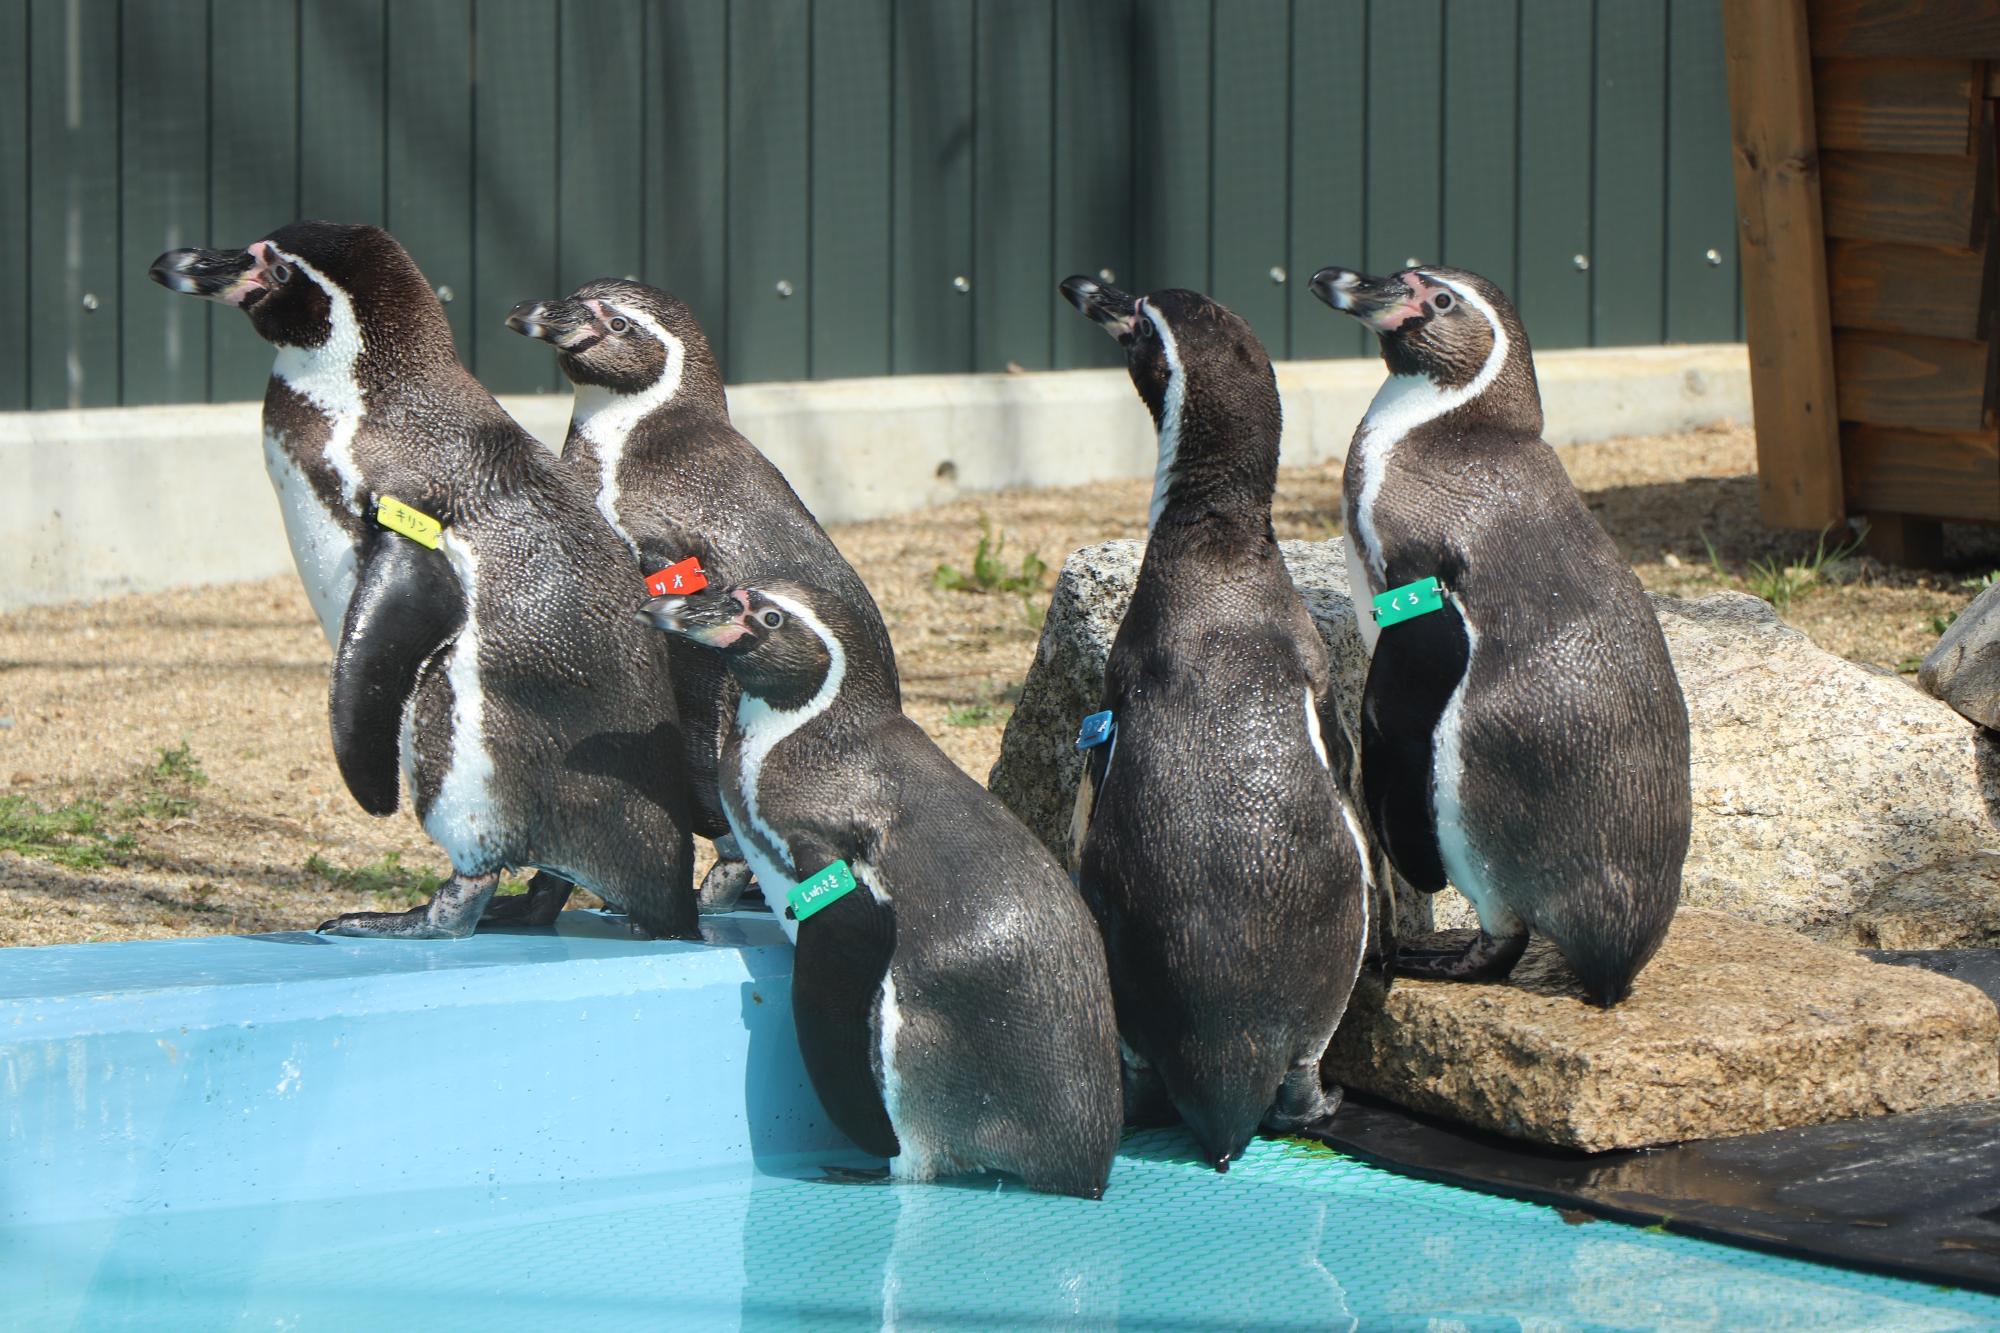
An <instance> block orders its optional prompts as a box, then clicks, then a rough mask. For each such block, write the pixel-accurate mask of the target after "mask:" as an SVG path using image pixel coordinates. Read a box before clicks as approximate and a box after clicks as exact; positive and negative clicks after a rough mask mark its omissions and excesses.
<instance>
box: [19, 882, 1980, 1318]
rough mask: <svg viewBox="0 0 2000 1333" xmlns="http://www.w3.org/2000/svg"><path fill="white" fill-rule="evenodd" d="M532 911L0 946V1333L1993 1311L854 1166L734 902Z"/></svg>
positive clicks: (1313, 1179) (1278, 1191)
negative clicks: (633, 935) (696, 913)
mask: <svg viewBox="0 0 2000 1333" xmlns="http://www.w3.org/2000/svg"><path fill="white" fill-rule="evenodd" d="M566 928H567V929H569V930H585V931H594V932H599V933H597V934H588V933H587V934H581V935H578V934H565V935H559V936H547V935H544V936H534V935H525V934H524V935H517V936H500V935H490V936H489V935H481V936H478V937H475V939H473V940H470V941H464V942H461V943H457V944H447V945H443V946H439V945H435V944H417V943H407V944H406V943H398V942H385V941H342V942H339V943H324V944H311V943H308V942H307V941H310V940H312V939H315V938H316V937H305V936H298V937H294V936H274V937H263V939H262V940H236V941H199V940H192V941H166V942H160V943H154V944H145V945H101V946H80V947H78V948H67V949H45V950H6V951H0V1026H4V1030H6V1031H7V1032H8V1033H9V1037H10V1041H9V1044H7V1045H6V1046H5V1047H0V1081H4V1086H5V1087H6V1090H7V1098H8V1106H7V1108H6V1110H5V1115H6V1116H7V1118H8V1122H9V1124H8V1129H9V1133H8V1144H9V1159H8V1161H7V1162H5V1163H4V1164H0V1218H4V1221H5V1226H4V1228H0V1306H4V1308H5V1309H6V1310H7V1312H8V1321H9V1323H10V1324H12V1325H13V1326H17V1327H31V1328H41V1327H86V1328H118V1327H137V1326H145V1327H147V1328H219V1327H279V1328H315V1327H322V1328H366V1327H384V1326H389V1325H396V1324H402V1325H408V1326H411V1327H417V1328H455V1327H475V1326H476V1327H481V1328H513V1327H537V1328H546V1327H551V1326H558V1325H559V1326H564V1327H577V1326H591V1327H626V1326H630V1327H648V1328H657V1327H661V1326H666V1325H678V1326H687V1327H699V1328H732V1327H743V1328H767V1327H798V1326H814V1327H818V1326H835V1327H837V1326H857V1327H858V1326H862V1325H867V1326H871V1327H881V1326H890V1327H926V1326H939V1325H947V1326H948V1325H958V1326H966V1327H1011V1326H1065V1325H1073V1326H1089V1327H1101V1326H1107V1325H1110V1324H1114V1323H1115V1324H1122V1325H1124V1326H1127V1327H1132V1328H1149V1329H1193V1328H1253V1327H1256V1328H1261V1327H1311V1328H1342V1327H1357V1328H1370V1329H1373V1328H1413V1329H1414V1328H1425V1329H1430V1328H1452V1329H1457V1328H1463V1329H1489V1328H1505V1329H1514V1328H1532V1329H1566V1328H1632V1327H1648V1328H1657V1327H1718V1326H1722V1327H1749V1326H1756V1327H1771V1328H1807V1327H1811V1328H1884V1327H1895V1328H1898V1329H1951V1328H1974V1327H1987V1326H2000V1299H1996V1298H1992V1297H1987V1296H1982V1295H1977V1294H1973V1293H1967V1292H1956V1291H1948V1290H1944V1289H1940V1288H1934V1287H1930V1286H1926V1285H1923V1284H1919V1283H1913V1282H1905V1281H1898V1280H1895V1279H1890V1278H1883V1277H1875V1276H1869V1275H1864V1274H1858V1273H1851V1272H1846V1271H1842V1270H1838V1269H1831V1268H1825V1267H1821V1266H1817V1265H1813V1264H1809V1263H1804V1262H1800V1261H1796V1260H1790V1259H1782V1258H1776V1257H1772V1256H1768V1255H1762V1254H1756V1253H1752V1252H1749V1251H1744V1250H1738V1249H1734V1248H1730V1247H1727V1246H1721V1245H1715V1244H1710V1243H1707V1242H1703V1241H1698V1240H1693V1239H1689V1238H1686V1237H1681V1236H1675V1235H1668V1234H1662V1233H1655V1232H1649V1231H1645V1230H1641V1229H1638V1228H1633V1227H1628V1226H1623V1225H1620V1224H1617V1223H1612V1222H1601V1221H1600V1222H1582V1223H1577V1222H1571V1221H1566V1220H1565V1219H1564V1216H1563V1215H1561V1214H1559V1213H1557V1212H1556V1211H1555V1210H1553V1209H1548V1208H1542V1207H1539V1206H1535V1205H1531V1204H1526V1203H1518V1202H1513V1201H1510V1200H1505V1199H1497V1198H1492V1197H1488V1196H1485V1195H1480V1194H1474V1193H1470V1192H1467V1191H1463V1190H1457V1189H1453V1188H1449V1187H1446V1186H1440V1185H1432V1184H1426V1183H1423V1182H1420V1181H1416V1180H1412V1179H1408V1178H1405V1177H1402V1176H1399V1175H1396V1174H1393V1173H1391V1172H1388V1171H1384V1170H1379V1169H1376V1168H1373V1167H1370V1166H1366V1165H1363V1164H1362V1163H1360V1162H1357V1161H1355V1160H1352V1159H1350V1158H1346V1157H1343V1156H1340V1155H1338V1154H1335V1153H1332V1152H1330V1151H1329V1150H1327V1149H1325V1148H1322V1147H1319V1146H1317V1145H1308V1144H1303V1143H1298V1142H1292V1141H1259V1142H1258V1143H1256V1144H1255V1145H1253V1148H1252V1150H1251V1151H1250V1153H1249V1154H1248V1156H1247V1157H1246V1158H1245V1159H1244V1160H1243V1161H1242V1162H1241V1163H1240V1164H1238V1165H1237V1166H1236V1167H1235V1168H1234V1169H1233V1170H1232V1171H1231V1172H1230V1173H1229V1174H1228V1175H1227V1176H1218V1175H1217V1174H1215V1173H1214V1172H1212V1171H1210V1170H1209V1169H1207V1168H1206V1167H1204V1166H1201V1165H1200V1164H1199V1163H1197V1162H1196V1161H1195V1160H1194V1156H1193V1151H1192V1145H1191V1142H1190V1141H1189V1140H1187V1139H1186V1138H1185V1137H1184V1136H1183V1135H1182V1134H1181V1133H1179V1132H1178V1131H1147V1132H1143V1133H1137V1134H1133V1135H1131V1136H1129V1137H1128V1138H1127V1140H1126V1142H1125V1145H1124V1148H1123V1151H1122V1152H1121V1154H1120V1157H1119V1161H1118V1164H1117V1166H1116V1168H1115V1170H1114V1172H1113V1175H1112V1184H1111V1189H1110V1192H1109V1194H1108V1196H1107V1197H1106V1199H1105V1200H1104V1201H1103V1202H1100V1203H1091V1202H1086V1201H1081V1200H1074V1199H1057V1198H1049V1197H1045V1196H1039V1195H1033V1194H1030V1193H1027V1192H1026V1191H1024V1190H1021V1189H1019V1188H1018V1187H1016V1186H1013V1185H1011V1184H1003V1183H1000V1182H997V1181H995V1180H993V1179H985V1180H975V1181H971V1182H966V1183H963V1184H955V1185H944V1186H929V1187H917V1188H910V1187H900V1186H891V1185H887V1184H881V1183H875V1182H874V1181H872V1180H870V1179H868V1178H867V1177H866V1176H865V1175H860V1176H858V1175H856V1174H854V1173H853V1172H852V1171H850V1170H844V1169H843V1168H847V1169H861V1170H865V1168H867V1167H868V1166H870V1165H871V1164H870V1163H868V1162H867V1161H866V1160H865V1159H862V1158H858V1157H856V1156H854V1155H853V1154H852V1152H851V1151H849V1150H845V1149H843V1148H842V1147H841V1146H840V1143H839V1140H838V1138H837V1136H834V1135H833V1134H832V1133H831V1131H830V1130H829V1129H828V1128H827V1127H826V1126H825V1124H824V1122H823V1120H822V1119H821V1117H820V1114H819V1111H818V1108H817V1106H816V1105H815V1104H813V1103H812V1101H811V1094H810V1091H809V1089H807V1088H805V1085H804V1082H803V1077H802V1071H801V1070H800V1069H799V1068H798V1067H797V1062H796V1055H795V1053H794V1052H788V1051H787V1050H786V1049H785V1046H784V1041H785V1038H786V1036H787V1035H788V1033H789V1027H790V1015H789V1008H790V1006H789V993H788V991H787V990H786V976H785V972H784V966H783V965H784V962H785V954H784V952H783V950H784V946H783V945H782V944H780V943H778V942H777V940H776V939H775V935H776V932H775V928H774V927H773V925H772V923H771V922H770V920H769V918H768V917H764V918H761V919H760V918H755V917H741V918H731V919H729V920H728V921H725V922H722V923H717V924H716V926H715V938H716V940H717V945H718V947H711V948H707V949H702V948H697V947H694V946H688V945H674V944H651V943H645V944H642V943H638V942H634V941H629V940H620V939H617V938H615V937H610V936H609V934H608V933H606V932H604V931H603V928H602V927H601V926H597V925H593V924H591V923H590V922H588V921H578V922H576V923H572V924H570V925H569V926H567V927H566ZM166 1046H172V1047H173V1053H172V1054H171V1055H169V1054H168V1053H167V1051H166V1049H165V1047H166ZM635 1168H636V1169H635ZM830 1169H832V1170H831V1174H832V1175H833V1176H834V1177H835V1178H834V1179H829V1178H828V1177H829V1174H830Z"/></svg>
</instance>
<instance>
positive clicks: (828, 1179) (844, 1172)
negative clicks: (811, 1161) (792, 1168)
mask: <svg viewBox="0 0 2000 1333" xmlns="http://www.w3.org/2000/svg"><path fill="white" fill-rule="evenodd" d="M821 1171H822V1173H823V1174H821V1175H818V1176H815V1177H813V1182H812V1183H813V1184H815V1185H887V1184H889V1183H890V1182H891V1180H892V1177H891V1176H890V1175H889V1168H888V1167H886V1166H828V1167H822V1168H821Z"/></svg>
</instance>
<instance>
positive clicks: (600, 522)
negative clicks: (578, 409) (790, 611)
mask: <svg viewBox="0 0 2000 1333" xmlns="http://www.w3.org/2000/svg"><path fill="white" fill-rule="evenodd" d="M151 273H152V277H153V278H154V279H155V281H157V282H159V283H160V284H161V285H162V286H164V287H167V288H168V289H170V290H172V291H176V292H181V293H184V294H187V295H193V296H201V297H206V298H208V299H210V300H214V301H217V302H220V303H222V304H224V305H229V306H234V307H236V308H237V309H240V310H242V311H243V312H244V314H246V315H247V316H248V317H249V319H250V323H251V325H252V326H253V327H254V328H255V329H256V330H257V332H258V333H259V334H260V335H262V336H263V337H264V339H265V340H266V341H268V342H270V343H272V344H274V345H275V346H276V348H277V356H276V360H275V363H274V365H273V367H272V372H271V380H270V386H269V389H268V392H267V393H266V395H265V403H264V427H265V444H266V453H267V459H268V461H269V463H270V469H271V476H272V481H273V483H274V484H275V485H276V487H277V490H278V494H279V499H280V502H281V504H282V505H283V507H284V511H285V527H286V532H287V533H288V535H289V536H290V537H291V539H292V548H293V555H294V558H295V560H296V561H297V563H298V567H299V573H300V576H301V578H302V579H303V580H304V582H305V585H306V591H307V594H308V596H309V597H310V598H311V600H312V603H313V606H314V609H315V611H316V613H317V614H318V615H319V616H320V618H321V620H322V624H323V625H324V626H325V627H326V630H327V634H328V638H329V640H330V641H331V642H332V644H333V646H334V662H333V676H332V682H331V689H330V697H329V716H330V720H331V726H332V733H333V751H334V758H335V761H336V762H337V764H338V765H339V768H340V772H341V776H342V777H343V778H344V779H345V780H346V783H347V786H348V789H349V791H350V792H351V793H352V794H353V795H354V798H355V800H356V801H357V802H359V803H360V805H361V807H362V808H363V809H364V810H367V811H368V812H369V813H371V814H376V815H387V814H391V813H393V812H394V811H395V810H396V809H397V807H398V805H399V803H400V801H401V794H402V784H403V782H404V781H405V780H407V782H408V783H409V786H410V789H411V792H412V793H413V795H414V798H415V805H416V813H417V817H418V819H419V820H420V821H421V822H422V824H423V827H424V831H425V832H426V833H427V834H429V835H430V837H431V839H432V841H434V842H435V843H437V845H438V846H439V847H440V848H441V849H443V851H444V852H445V853H446V854H447V855H448V856H449V857H450V860H451V866H452V877H451V879H450V880H449V881H448V882H447V883H446V884H445V885H444V886H443V887H442V888H441V889H440V890H439V891H438V893H437V894H436V895H435V896H434V897H433V898H432V900H431V901H430V902H428V903H426V904H423V905H422V906H419V907H415V908H412V909H411V910H410V911H408V912H354V913H349V914H347V915H345V916H341V917H337V918H335V919H334V920H332V921H329V922H327V923H325V924H324V925H323V926H322V927H321V929H322V930H324V931H326V932H327V933H330V934H338V935H364V936H390V937H398V938H423V939H433V938H456V937H460V936H464V935H469V934H471V933H472V931H473V929H474V928H475V927H476V926H477V924H478V923H479V922H480V920H481V919H482V917H484V916H485V915H486V912H487V909H488V907H489V905H491V904H492V902H493V900H494V894H495V889H496V888H497V886H498V883H499V876H500V872H501V871H503V870H505V869H509V868H513V867H522V866H534V867H537V868H540V869H543V870H546V871H550V872H553V874H554V875H559V876H561V877H562V878H563V879H565V880H569V881H574V882H577V883H581V884H583V885H585V886H586V887H588V888H590V889H592V890H594V891H595V892H597V893H598V894H599V895H600V896H601V897H603V898H604V899H605V900H606V901H607V902H610V903H612V904H614V905H617V906H620V907H622V908H624V909H626V910H627V911H629V912H630V913H631V915H632V918H633V921H634V923H635V924H637V925H638V926H640V927H641V928H642V929H643V930H645V931H647V932H648V933H651V934H654V935H659V936H673V937H677V938H686V939H691V938H698V937H699V925H698V922H697V921H696V917H695V898H694V885H693V882H692V874H691V872H692V846H691V844H690V841H689V833H688V823H689V792H688V784H687V781H686V778H685V774H684V769H683V762H682V749H683V747H684V740H683V737H682V731H681V722H680V718H679V714H678V712H677V709H676V706H675V699H674V694H673V689H672V683H671V682H672V676H671V672H670V669H669V664H668V655H667V653H666V651H665V645H664V644H662V643H660V641H659V639H658V636H656V635H652V634H648V633H647V632H646V631H645V630H644V629H642V628H641V627H639V626H637V625H635V624H633V623H632V611H633V609H634V608H635V607H636V606H638V604H639V603H640V601H641V600H643V590H642V589H641V588H640V587H639V586H638V583H637V580H636V579H635V578H634V577H633V575H632V570H631V555H630V553H629V552H628V551H627V550H626V549H625V547H624V545H623V543H621V542H620V541H619V539H618V535H617V534H616V533H615V532H613V531H612V530H611V528H610V527H609V526H608V525H607V524H606V523H605V521H604V519H603V517H602V515H600V514H599V513H598V512H597V508H596V506H595V505H594V504H593V503H592V497H591V494H590V492H589V491H588V490H587V489H585V488H583V487H581V486H579V485H577V484H576V483H575V481H574V480H573V479H572V478H570V477H569V476H568V475H567V474H566V473H565V472H564V471H563V470H562V468H561V467H560V466H559V465H558V463H557V462H556V460H555V459H553V458H551V457H550V456H549V454H548V451H547V450H546V449H544V448H543V447H542V446H541V444H539V443H538V442H537V441H536V440H535V439H534V438H533V437H532V436H530V435H529V434H528V433H527V432H526V431H525V430H523V429H522V428H521V427H520V426H519V425H518V424H517V423H516V422H515V421H514V420H513V419H512V418H511V417H509V416H508V415H507V414H506V412H505V411H503V410H502V409H501V407H500V405H499V404H498V403H497V402H495V401H494V399H493V396H492V395H491V394H489V393H487V392H486V390H485V389H484V388H483V387H481V385H480V384H479V382H478V381H477V380H476V379H474V378H473V377H472V375H471V373H470V372H469V371H467V370H466V369H465V367H464V366H463V365H462V364H461V363H460V362H459V360H458V354H457V349H456V346H455V344H454V342H453V339H452V333H451V327H450V325H449V324H448V323H447V322H446V320H445V314H444V308H443V307H442V306H441V305H440V304H439V301H438V297H437V295H436V292H435V291H434V290H433V288H432V286H431V284H430V283H428V282H427V281H426V280H425V278H424V275H423V274H422V273H421V272H419V271H418V268H417V265H416V264H415V262H414V261H413V260H412V259H411V258H410V256H409V254H408V253H407V252H406V251H405V250H404V249H403V247H402V246H401V245H399V244H398V243H397V242H396V240H395V238H394V237H392V236H391V235H389V233H388V232H386V231H383V230H382V229H381V228H379V227H372V226H349V225H342V224H337V223H329V222H298V223H293V224H291V225H289V226H285V227H280V228H279V229H278V230H276V231H274V232H272V233H271V234H270V235H268V236H266V237H264V238H263V239H262V240H259V241H256V242H254V243H253V244H251V245H250V246H248V247H247V248H245V249H241V250H207V249H201V250H193V249H190V250H175V251H170V252H168V253H167V254H164V255H162V256H160V258H159V259H158V260H156V261H155V262H154V264H153V267H152V270H151ZM541 879H543V877H539V876H538V880H541ZM548 887H549V886H548V885H546V884H544V889H545V890H546V889H548ZM567 895H568V886H567V884H558V885H555V886H554V887H553V891H552V892H550V891H544V892H540V893H538V894H536V895H523V897H522V898H515V899H503V900H501V901H503V902H522V901H523V900H524V899H525V900H526V901H527V903H528V905H529V906H530V907H531V909H532V908H534V907H539V906H543V905H545V904H546V903H547V902H548V901H549V900H550V899H551V898H553V900H554V902H555V905H556V906H560V902H561V898H562V897H566V896H567Z"/></svg>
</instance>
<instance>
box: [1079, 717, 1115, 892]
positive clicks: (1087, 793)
mask: <svg viewBox="0 0 2000 1333" xmlns="http://www.w3.org/2000/svg"><path fill="white" fill-rule="evenodd" d="M1111 749H1112V747H1111V746H1109V745H1096V746H1092V747H1091V748H1090V749H1088V750H1085V751H1084V752H1083V777H1082V778H1081V780H1079V781H1078V782H1077V784H1076V803H1075V804H1074V805H1073V806H1071V807H1070V814H1069V866H1068V869H1069V872H1070V877H1071V878H1072V879H1074V878H1076V876H1077V872H1078V871H1080V870H1081V869H1082V868H1083V844H1084V840H1085V839H1086V838H1088V837H1089V836H1090V817H1091V815H1092V814H1093V813H1094V812H1095V811H1096V809H1097V796H1098V793H1099V792H1101V791H1103V790H1104V779H1105V777H1106V776H1107V775H1108V774H1109V773H1110V772H1111ZM1091 910H1092V911H1093V912H1094V911H1096V910H1097V909H1096V906H1095V904H1092V906H1091Z"/></svg>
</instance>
